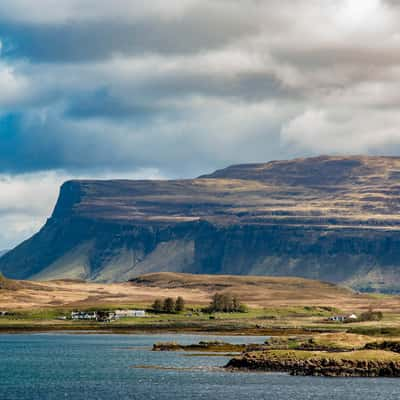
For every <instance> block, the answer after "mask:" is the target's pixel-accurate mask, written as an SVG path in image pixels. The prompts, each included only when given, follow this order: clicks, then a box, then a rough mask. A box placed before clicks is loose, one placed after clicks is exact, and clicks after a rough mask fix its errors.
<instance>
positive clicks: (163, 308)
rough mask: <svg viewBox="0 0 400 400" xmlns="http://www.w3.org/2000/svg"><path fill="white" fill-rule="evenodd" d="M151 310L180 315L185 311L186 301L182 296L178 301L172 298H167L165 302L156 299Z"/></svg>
mask: <svg viewBox="0 0 400 400" xmlns="http://www.w3.org/2000/svg"><path fill="white" fill-rule="evenodd" d="M151 309H152V310H153V311H154V312H156V313H161V312H164V313H168V314H173V313H178V312H181V311H184V310H185V300H184V299H183V297H181V296H179V297H177V298H176V299H173V298H172V297H167V298H166V299H164V300H161V299H156V300H155V301H154V303H153V305H152V306H151Z"/></svg>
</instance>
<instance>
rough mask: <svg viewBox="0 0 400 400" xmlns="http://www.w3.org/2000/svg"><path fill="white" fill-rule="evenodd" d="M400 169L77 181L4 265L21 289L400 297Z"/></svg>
mask: <svg viewBox="0 0 400 400" xmlns="http://www.w3.org/2000/svg"><path fill="white" fill-rule="evenodd" d="M399 200H400V158H390V157H317V158H309V159H297V160H292V161H276V162H270V163H266V164H249V165H238V166H232V167H229V168H227V169H224V170H220V171H216V172H215V173H213V174H211V175H206V176H202V177H200V178H197V179H192V180H173V181H129V180H112V181H90V180H89V181H70V182H66V183H65V184H64V185H63V186H62V188H61V191H60V196H59V199H58V202H57V204H56V206H55V209H54V212H53V214H52V216H51V217H50V218H49V219H48V221H47V222H46V224H45V226H44V227H43V228H42V229H41V230H40V231H39V232H38V233H37V234H36V235H34V236H33V237H32V238H31V239H29V240H27V241H26V242H24V243H22V244H21V245H19V246H18V247H17V248H15V249H14V250H11V251H10V252H8V253H7V254H5V255H4V256H3V257H1V259H0V271H1V272H3V273H4V274H5V275H6V276H8V277H11V278H18V279H54V278H74V279H75V278H79V279H86V280H96V281H107V282H108V281H125V280H129V279H132V278H134V277H136V276H139V275H141V274H144V273H149V272H158V271H174V272H188V273H207V274H239V275H273V276H298V277H305V278H312V279H320V280H325V281H329V282H333V283H345V284H348V285H350V286H352V287H354V288H356V289H362V290H380V291H385V292H398V291H400V274H399V273H398V272H399V267H400V213H399V212H400V201H399Z"/></svg>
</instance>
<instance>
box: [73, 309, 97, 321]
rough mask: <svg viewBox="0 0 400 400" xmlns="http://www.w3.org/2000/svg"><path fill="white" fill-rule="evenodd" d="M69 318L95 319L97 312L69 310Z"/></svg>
mask: <svg viewBox="0 0 400 400" xmlns="http://www.w3.org/2000/svg"><path fill="white" fill-rule="evenodd" d="M71 319H73V320H97V312H96V311H93V312H83V311H73V312H71Z"/></svg>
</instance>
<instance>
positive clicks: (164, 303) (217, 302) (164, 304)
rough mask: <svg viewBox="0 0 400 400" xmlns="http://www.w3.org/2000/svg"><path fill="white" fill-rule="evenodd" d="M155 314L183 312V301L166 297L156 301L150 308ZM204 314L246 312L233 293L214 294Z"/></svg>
mask: <svg viewBox="0 0 400 400" xmlns="http://www.w3.org/2000/svg"><path fill="white" fill-rule="evenodd" d="M151 309H152V311H153V312H155V313H167V314H173V313H179V312H181V311H184V310H185V300H184V299H183V297H181V296H179V297H177V298H176V299H174V298H172V297H167V298H165V299H164V300H162V299H156V300H155V301H154V303H153V305H152V306H151ZM202 311H203V312H205V313H215V312H243V313H244V312H248V308H247V306H246V305H245V304H243V303H241V301H240V300H239V298H238V296H237V295H235V294H233V293H215V294H214V295H213V297H212V299H211V303H210V304H209V305H208V306H207V307H206V308H203V310H202Z"/></svg>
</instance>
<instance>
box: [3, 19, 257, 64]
mask: <svg viewBox="0 0 400 400" xmlns="http://www.w3.org/2000/svg"><path fill="white" fill-rule="evenodd" d="M220 28H221V20H220V19H219V18H213V16H212V15H204V14H203V15H202V14H200V15H188V16H187V17H186V18H183V19H174V20H167V21H163V20H160V19H156V18H149V19H146V20H140V21H132V22H129V21H120V20H113V19H111V20H101V21H77V22H74V21H68V22H65V23H62V24H32V23H26V22H8V21H1V20H0V38H2V40H3V41H4V44H5V45H4V52H3V54H4V55H5V56H6V57H9V58H28V59H29V60H30V61H32V62H59V63H63V62H88V61H96V60H104V59H107V58H109V57H112V56H113V55H115V54H125V55H140V54H146V53H158V54H188V53H189V54H190V53H195V52H199V51H206V50H210V49H213V48H218V47H221V46H224V45H227V44H229V43H230V42H231V41H234V40H237V38H238V37H240V36H242V35H248V34H254V33H256V32H257V30H258V29H259V28H258V27H257V26H254V25H252V24H251V23H250V21H247V23H243V24H241V22H240V21H231V22H225V23H224V25H223V26H222V29H220Z"/></svg>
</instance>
